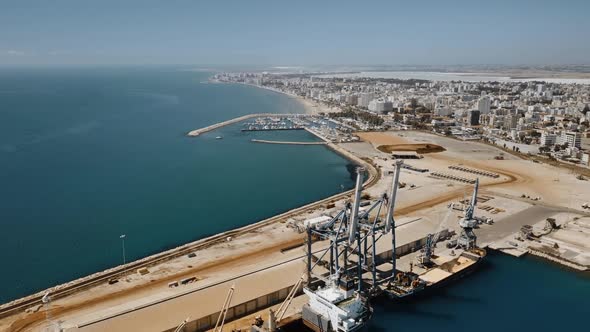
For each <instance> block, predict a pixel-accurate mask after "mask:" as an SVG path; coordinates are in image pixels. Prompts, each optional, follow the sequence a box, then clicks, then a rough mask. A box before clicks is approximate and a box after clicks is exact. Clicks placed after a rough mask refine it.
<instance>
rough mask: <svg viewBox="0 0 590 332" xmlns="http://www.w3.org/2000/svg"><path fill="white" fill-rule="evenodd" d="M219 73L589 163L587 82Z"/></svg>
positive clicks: (348, 109)
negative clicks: (480, 80) (430, 79)
mask: <svg viewBox="0 0 590 332" xmlns="http://www.w3.org/2000/svg"><path fill="white" fill-rule="evenodd" d="M215 79H216V80H218V81H230V82H238V83H245V84H252V85H256V86H261V87H265V88H268V89H272V90H276V91H280V92H283V93H287V94H290V95H293V96H299V97H303V98H306V99H310V100H313V101H315V102H317V103H321V104H324V105H327V106H329V107H331V109H332V110H336V111H339V112H337V113H340V114H337V115H333V114H332V115H331V117H332V118H334V117H336V116H337V117H339V118H340V120H341V122H343V123H347V124H349V125H351V126H352V127H353V128H356V129H358V130H379V129H422V130H428V131H434V132H437V133H439V134H443V135H448V136H455V137H456V138H459V139H465V140H467V139H469V140H484V141H488V142H491V143H495V144H500V145H506V147H507V148H508V147H509V148H511V149H513V150H514V151H519V152H523V153H525V152H526V153H531V154H540V155H543V156H546V157H547V158H552V159H559V160H561V161H565V162H570V163H576V164H582V165H584V164H585V165H586V166H587V165H588V159H589V157H588V148H589V147H588V146H587V145H586V144H585V143H584V142H585V141H586V140H587V138H589V137H590V131H589V128H590V125H589V120H590V107H589V106H588V105H589V104H590V85H587V84H573V83H572V84H562V83H547V82H540V81H500V82H464V81H428V80H418V79H385V78H363V77H349V78H342V77H338V76H337V75H322V74H313V73H297V74H295V73H281V74H274V73H223V74H218V75H216V77H215ZM352 114H355V115H354V116H351V115H352ZM376 119H380V120H376Z"/></svg>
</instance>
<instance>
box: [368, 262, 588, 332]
mask: <svg viewBox="0 0 590 332" xmlns="http://www.w3.org/2000/svg"><path fill="white" fill-rule="evenodd" d="M589 299H590V275H589V274H588V273H580V272H574V271H571V270H566V269H564V268H561V267H559V266H557V265H554V264H549V263H547V262H546V261H542V260H541V259H538V258H534V257H524V258H514V257H511V256H507V255H504V254H501V253H496V252H491V253H488V257H487V258H486V261H485V262H484V264H483V265H482V266H481V267H480V268H479V269H478V270H476V271H475V272H474V273H473V274H471V275H468V276H466V277H465V278H463V279H461V280H458V281H456V282H454V283H452V284H450V285H448V286H446V287H444V288H441V289H439V290H437V291H435V292H432V293H431V294H429V295H428V296H424V297H420V298H417V299H415V300H411V301H408V302H403V303H396V304H393V303H391V302H389V301H387V300H378V301H376V303H374V306H373V307H374V310H375V311H374V315H373V318H374V319H373V320H372V321H371V323H370V324H371V325H370V331H372V332H373V331H374V332H381V331H443V332H446V331H449V332H451V331H469V330H473V331H482V332H488V331H489V332H497V331H515V332H516V331H586V330H587V329H588V317H589V315H590V300H589Z"/></svg>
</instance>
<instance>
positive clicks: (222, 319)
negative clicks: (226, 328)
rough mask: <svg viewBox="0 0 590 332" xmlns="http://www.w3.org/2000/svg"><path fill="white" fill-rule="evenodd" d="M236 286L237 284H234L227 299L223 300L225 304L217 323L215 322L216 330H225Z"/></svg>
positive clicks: (217, 331) (219, 331)
mask: <svg viewBox="0 0 590 332" xmlns="http://www.w3.org/2000/svg"><path fill="white" fill-rule="evenodd" d="M235 288H236V285H232V286H231V288H230V289H229V291H228V292H227V296H226V297H225V301H224V302H223V306H222V307H221V311H220V312H219V316H218V317H217V323H215V328H214V329H213V331H214V332H223V325H224V324H225V318H226V317H227V312H228V311H229V306H230V304H231V299H232V297H233V295H234V291H235Z"/></svg>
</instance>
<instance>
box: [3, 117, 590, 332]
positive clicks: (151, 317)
mask: <svg viewBox="0 0 590 332" xmlns="http://www.w3.org/2000/svg"><path fill="white" fill-rule="evenodd" d="M264 116H265V117H272V116H273V115H264ZM252 119H253V117H248V118H244V119H240V120H239V121H251V123H250V124H248V127H247V128H249V129H251V130H258V129H260V130H278V129H285V128H287V127H285V126H301V127H305V128H306V129H308V130H309V131H310V132H311V133H312V134H314V135H316V136H318V138H320V139H322V140H323V142H324V143H325V144H326V145H327V146H328V147H329V148H332V149H334V150H335V151H336V152H339V153H342V154H344V155H346V156H347V157H348V158H351V159H353V160H354V161H355V163H357V164H359V165H360V166H363V167H364V168H365V169H366V170H367V171H368V172H367V175H368V176H367V178H366V181H365V182H364V187H363V189H362V194H363V196H362V197H363V200H364V201H366V202H367V206H368V205H369V204H376V203H378V201H379V199H380V198H381V197H382V196H383V194H384V193H388V192H389V190H390V186H391V181H392V175H393V174H395V172H396V171H399V185H397V188H398V190H397V196H396V205H395V225H396V227H395V230H396V231H395V232H396V243H397V244H396V248H398V249H399V248H405V249H402V252H403V255H400V257H398V259H397V269H398V270H402V271H407V270H411V269H414V271H415V272H416V271H420V267H418V266H415V264H414V262H415V261H416V258H417V257H416V256H417V255H419V254H420V250H419V249H420V247H418V246H417V245H418V244H422V243H424V242H423V241H426V239H427V238H428V236H429V234H430V235H432V234H434V233H442V231H443V230H442V229H441V227H442V226H444V231H445V232H444V234H445V236H441V239H440V242H441V243H440V244H439V245H438V246H437V249H436V254H437V257H438V258H437V259H438V260H440V262H438V263H437V264H439V265H443V264H444V261H445V259H446V261H449V260H451V259H454V258H453V257H455V256H454V255H455V253H454V252H453V250H452V249H450V248H448V246H447V245H446V244H447V242H448V241H449V239H450V238H451V236H446V234H451V233H456V234H458V233H459V232H461V229H460V227H459V223H458V221H459V220H460V219H461V218H462V217H464V215H465V210H466V208H467V207H468V205H469V200H470V198H471V195H472V192H473V186H474V184H475V183H476V181H478V183H479V192H477V193H476V195H477V201H478V204H477V206H476V207H474V215H475V218H476V219H477V221H478V225H477V227H476V228H475V230H474V232H475V233H476V234H477V237H478V245H479V246H480V247H487V248H490V249H497V250H500V251H504V252H506V253H508V254H511V255H515V256H520V255H523V254H526V253H529V252H530V253H532V254H535V255H538V256H541V257H545V258H547V259H549V260H551V261H554V262H556V263H560V264H563V265H566V266H568V267H571V268H575V269H579V270H587V269H588V268H590V248H589V246H590V245H589V244H588V241H587V240H586V239H587V238H588V235H589V229H590V210H588V209H585V208H583V207H582V206H583V205H584V204H585V203H586V201H587V200H588V197H590V186H587V185H580V181H581V180H579V179H577V178H576V176H575V174H572V173H571V172H570V171H568V170H565V169H561V168H557V167H554V166H550V165H547V164H542V163H534V162H532V161H529V160H525V159H521V158H519V157H518V156H515V155H512V154H508V153H505V152H503V151H502V150H500V149H498V148H496V147H493V146H490V145H486V144H483V143H477V142H466V141H459V140H456V139H452V138H448V137H443V136H439V135H434V134H430V133H425V132H420V131H389V132H366V133H356V134H353V133H351V131H350V130H349V129H348V128H345V127H343V126H338V124H337V123H328V122H327V121H325V122H323V120H318V119H315V118H308V117H298V118H295V120H294V121H293V122H291V123H288V124H287V123H283V124H280V125H278V126H279V127H268V126H267V124H266V123H264V122H261V121H259V122H252V121H253V120H252ZM273 121H274V122H277V123H281V121H280V120H279V121H275V120H273ZM229 123H235V122H232V121H230V122H229ZM265 126H266V127H265ZM215 128H218V126H212V127H211V128H209V129H207V128H205V129H204V130H196V131H193V132H191V134H190V135H191V136H198V135H214V134H213V133H207V132H208V131H209V130H214V129H215ZM287 129H288V128H287ZM291 129H294V128H291ZM353 137H359V138H360V141H355V140H356V139H354V138H353ZM195 139H198V137H197V138H195ZM281 143H282V142H278V144H281ZM383 146H387V149H383V148H380V147H383ZM396 146H399V147H400V148H399V149H398V150H396ZM411 147H414V148H415V149H413V150H412V149H411ZM432 147H440V149H438V148H437V149H433V150H432V151H427V152H426V153H425V151H424V149H425V148H428V149H432ZM499 156H501V158H499ZM395 157H397V160H403V165H404V167H403V168H402V167H400V168H399V169H398V168H396V167H395V165H396V158H395ZM351 195H352V191H350V192H345V193H342V194H339V195H336V196H334V197H331V198H327V199H325V200H322V201H320V202H316V203H313V204H309V205H308V206H304V207H301V208H298V209H295V210H292V211H289V212H286V213H284V214H282V215H279V216H276V217H273V218H271V219H269V220H265V221H260V222H258V223H256V224H253V225H250V226H247V227H244V228H243V229H240V230H236V231H231V232H227V233H226V234H219V235H217V236H214V237H212V238H207V239H203V240H200V241H198V242H196V243H194V244H188V245H186V246H183V247H180V248H177V249H173V250H171V251H170V252H169V253H168V256H167V257H168V258H166V259H160V258H158V260H157V261H156V260H155V259H154V260H152V261H150V258H146V260H145V264H143V265H141V266H139V265H138V266H133V267H130V268H128V269H126V268H125V267H122V268H121V271H120V272H118V273H117V274H114V276H113V277H110V278H108V279H105V280H103V281H102V282H97V283H94V284H89V285H86V286H84V282H83V281H78V283H79V284H80V290H79V291H72V292H69V293H68V294H64V295H63V296H60V295H59V289H55V290H50V291H49V297H51V300H50V301H45V303H44V304H43V303H40V302H38V301H37V302H34V301H32V302H31V303H32V304H31V305H24V304H23V305H22V306H18V305H15V304H14V303H13V304H12V308H16V309H10V308H9V307H8V306H7V305H4V306H2V307H0V330H6V331H24V330H34V331H43V330H45V329H46V328H47V325H48V324H49V325H52V326H59V328H61V329H62V330H63V331H129V330H141V331H174V330H175V329H176V327H177V326H179V324H181V323H183V322H184V325H183V326H184V328H185V331H205V330H208V329H211V328H213V327H214V325H215V322H216V320H217V319H218V317H219V313H220V309H222V306H223V304H224V303H223V299H225V298H226V295H227V294H228V292H230V289H232V287H233V289H234V291H233V295H232V297H231V305H229V306H227V310H226V312H225V320H226V321H227V322H226V323H225V324H226V325H225V328H226V329H227V330H230V329H240V328H242V329H245V328H248V327H249V326H250V325H251V324H252V321H253V320H254V318H255V317H257V316H261V317H263V319H264V320H267V318H268V309H269V308H270V307H272V306H274V308H275V309H277V308H278V306H279V305H280V304H281V303H282V302H283V300H284V299H286V298H288V297H289V293H290V291H291V290H292V288H293V286H296V285H297V282H298V280H299V279H300V278H301V276H303V275H305V274H306V264H305V262H306V258H307V257H308V256H307V255H308V254H309V253H310V252H309V250H308V248H307V247H306V245H305V243H306V242H305V241H306V240H305V239H306V226H308V225H309V223H310V222H309V220H314V218H315V220H324V221H326V220H330V219H333V218H336V217H337V215H338V211H342V210H343V209H346V204H347V202H350V200H351ZM449 206H450V207H449ZM363 209H366V208H363V207H360V211H361V212H362V211H364V210H363ZM371 215H372V216H373V215H374V213H373V214H371ZM377 215H379V214H377ZM318 218H319V219H318ZM548 218H549V219H551V220H553V224H550V223H549V222H548V221H547V220H548ZM442 220H445V222H444V225H441V224H442ZM548 225H549V226H548ZM523 229H524V231H526V230H529V229H532V231H531V232H529V233H527V234H523ZM389 236H391V235H389V234H385V235H383V237H382V238H381V239H380V240H379V242H377V244H376V245H375V255H377V256H379V255H385V254H386V253H387V251H389V252H391V238H390V237H389ZM308 242H309V240H308ZM329 246H330V241H328V240H327V239H324V240H318V241H316V242H313V245H312V246H311V249H312V250H311V252H312V254H313V255H316V253H320V252H322V250H326V248H328V247H329ZM398 249H396V251H397V250H398ZM390 255H391V253H390ZM318 256H319V255H318ZM314 259H315V260H317V261H321V260H322V259H320V258H319V257H315V258H314ZM324 260H325V259H324ZM351 260H352V261H354V259H351ZM318 266H319V267H318V269H319V271H318V272H317V273H319V274H322V273H324V274H325V273H328V272H329V271H328V269H326V268H325V267H322V264H319V265H318ZM388 268H389V269H390V270H391V264H390V263H387V262H385V263H383V264H382V265H380V266H379V269H380V270H387V269H388ZM394 272H395V271H394ZM424 272H426V270H424ZM390 274H392V273H391V272H390ZM425 278H431V279H432V280H435V279H437V278H439V279H440V278H441V276H440V275H438V276H437V275H436V273H434V272H432V273H430V277H425ZM365 279H370V273H369V274H368V275H366V274H363V280H365ZM296 287H298V286H296ZM53 294H55V295H54V296H52V295H53ZM40 295H41V294H39V295H37V296H38V297H40ZM306 301H307V299H306V295H300V292H298V293H297V294H296V296H294V299H293V301H292V302H290V305H289V308H288V309H287V311H286V312H285V313H284V317H285V318H286V317H291V319H293V317H295V318H297V317H299V316H298V315H300V314H301V306H302V305H303V304H304V303H306ZM8 305H10V304H8ZM222 312H223V310H222Z"/></svg>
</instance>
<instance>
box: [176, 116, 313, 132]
mask: <svg viewBox="0 0 590 332" xmlns="http://www.w3.org/2000/svg"><path fill="white" fill-rule="evenodd" d="M289 116H293V117H308V116H312V115H309V114H283V113H255V114H247V115H244V116H240V117H237V118H233V119H229V120H226V121H223V122H218V123H215V124H212V125H210V126H207V127H203V128H199V129H195V130H191V131H189V132H188V133H187V136H189V137H196V136H199V135H201V134H204V133H206V132H210V131H213V130H216V129H219V128H222V127H225V126H229V125H232V124H234V123H239V122H242V121H245V120H248V119H253V118H260V117H289Z"/></svg>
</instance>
